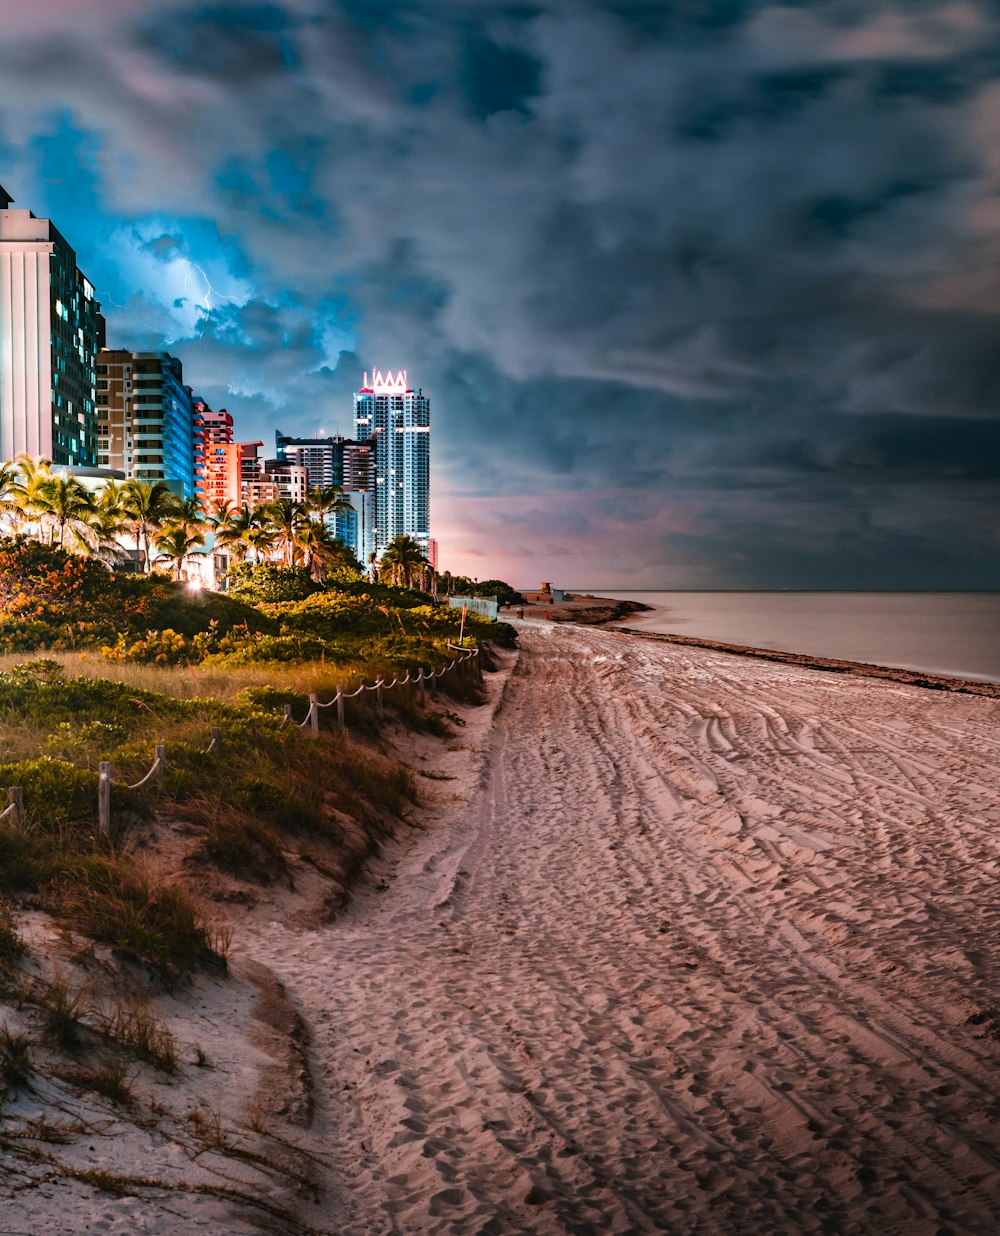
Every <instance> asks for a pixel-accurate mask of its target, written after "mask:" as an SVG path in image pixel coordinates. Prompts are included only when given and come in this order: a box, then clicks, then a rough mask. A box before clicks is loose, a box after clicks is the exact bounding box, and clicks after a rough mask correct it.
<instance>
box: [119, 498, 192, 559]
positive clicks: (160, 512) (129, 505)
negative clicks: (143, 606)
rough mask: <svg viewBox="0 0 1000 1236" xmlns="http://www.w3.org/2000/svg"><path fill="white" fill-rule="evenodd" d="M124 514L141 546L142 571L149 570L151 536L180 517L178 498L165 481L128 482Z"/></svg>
mask: <svg viewBox="0 0 1000 1236" xmlns="http://www.w3.org/2000/svg"><path fill="white" fill-rule="evenodd" d="M121 496H122V506H121V509H122V514H123V516H124V518H125V519H126V520H127V521H128V523H129V524H130V525H131V526H132V529H133V531H134V533H135V541H136V545H141V547H142V554H143V570H145V571H148V570H149V568H150V565H151V563H150V558H149V536H150V533H151V532H156V531H157V530H158V529H160V528H162V527H163V526H164V525H165V524H166V523H168V522H169V521H170V520H171V519H173V518H174V517H175V516H176V515H177V508H178V505H179V502H178V498H177V495H176V494H175V493H174V492H173V490H172V489H171V488H170V486H169V485H167V484H166V482H165V481H140V480H138V479H133V480H129V481H126V482H125V483H124V485H122V487H121Z"/></svg>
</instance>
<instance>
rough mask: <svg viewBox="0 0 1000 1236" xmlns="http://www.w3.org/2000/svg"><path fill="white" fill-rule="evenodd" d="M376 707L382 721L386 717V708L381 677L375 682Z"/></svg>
mask: <svg viewBox="0 0 1000 1236" xmlns="http://www.w3.org/2000/svg"><path fill="white" fill-rule="evenodd" d="M375 708H376V710H377V712H378V719H379V720H380V721H382V720H384V719H385V709H384V708H383V707H382V679H381V678H379V679H378V681H377V682H376V683H375Z"/></svg>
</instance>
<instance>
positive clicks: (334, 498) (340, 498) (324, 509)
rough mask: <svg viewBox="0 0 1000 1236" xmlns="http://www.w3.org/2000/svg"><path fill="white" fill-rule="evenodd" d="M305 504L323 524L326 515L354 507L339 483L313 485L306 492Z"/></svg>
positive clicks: (325, 520) (336, 513)
mask: <svg viewBox="0 0 1000 1236" xmlns="http://www.w3.org/2000/svg"><path fill="white" fill-rule="evenodd" d="M306 505H307V506H308V507H309V510H310V511H311V512H312V514H313V515H315V517H316V518H317V519H318V520H319V521H320V523H324V524H325V523H326V522H327V517H328V516H330V515H338V514H340V512H342V511H343V512H346V511H351V510H353V509H354V508H353V507H352V506H351V504H350V502H349V501H348V500H347V498H345V497H344V490H343V487H342V486H340V485H313V486H312V488H311V489H310V490H309V491H308V492H307V493H306Z"/></svg>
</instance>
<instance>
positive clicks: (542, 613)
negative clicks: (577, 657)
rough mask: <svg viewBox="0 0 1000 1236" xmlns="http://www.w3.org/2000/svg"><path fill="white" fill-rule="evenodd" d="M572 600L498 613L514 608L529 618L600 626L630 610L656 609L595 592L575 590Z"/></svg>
mask: <svg viewBox="0 0 1000 1236" xmlns="http://www.w3.org/2000/svg"><path fill="white" fill-rule="evenodd" d="M569 595H570V596H571V597H572V598H573V600H572V601H551V602H549V603H548V604H547V605H546V604H542V603H537V604H536V603H531V604H528V605H511V606H508V607H507V608H506V609H504V610H502V611H501V612H500V613H499V614H498V615H497V616H498V617H499V618H501V619H502V618H503V617H504V616H505V615H509V614H510V613H511V611H514V612H515V613H516V614H518V615H520V614H521V612H522V611H523V613H524V617H525V618H542V619H546V618H547V619H548V620H549V622H572V623H575V624H577V625H578V626H585V627H597V626H604V625H605V624H606V623H609V622H620V621H621V620H622V619H623V618H627V617H628V616H629V614H640V613H652V612H653V610H654V609H656V606H655V605H643V604H642V602H641V601H620V600H618V598H617V597H599V596H591V595H590V594H589V593H585V592H571V593H569Z"/></svg>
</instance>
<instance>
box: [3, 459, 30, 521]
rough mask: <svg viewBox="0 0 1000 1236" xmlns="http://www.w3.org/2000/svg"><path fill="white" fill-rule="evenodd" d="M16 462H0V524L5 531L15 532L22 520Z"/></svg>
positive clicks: (21, 503)
mask: <svg viewBox="0 0 1000 1236" xmlns="http://www.w3.org/2000/svg"><path fill="white" fill-rule="evenodd" d="M19 477H20V473H19V472H18V468H17V464H14V463H0V524H2V526H3V530H4V532H5V533H16V531H17V529H18V527H19V526H20V524H21V523H22V521H23V520H24V504H23V502H22V496H21V492H20V484H19Z"/></svg>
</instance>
